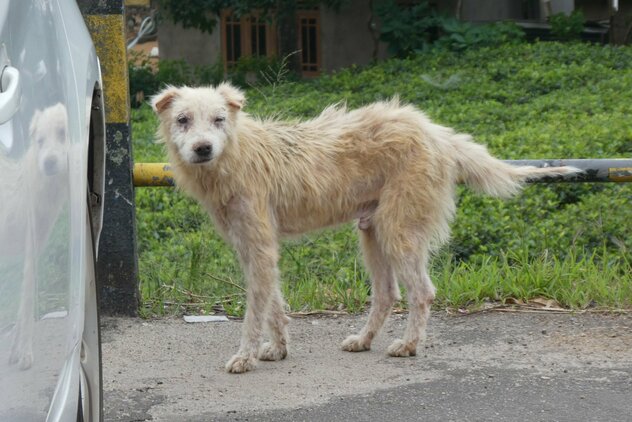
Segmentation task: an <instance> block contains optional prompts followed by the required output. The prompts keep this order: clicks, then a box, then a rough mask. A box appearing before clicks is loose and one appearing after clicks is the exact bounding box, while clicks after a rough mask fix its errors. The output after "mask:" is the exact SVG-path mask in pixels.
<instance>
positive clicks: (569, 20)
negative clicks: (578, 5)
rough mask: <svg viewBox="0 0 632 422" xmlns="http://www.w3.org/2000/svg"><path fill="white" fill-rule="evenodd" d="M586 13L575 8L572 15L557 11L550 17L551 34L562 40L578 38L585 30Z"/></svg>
mask: <svg viewBox="0 0 632 422" xmlns="http://www.w3.org/2000/svg"><path fill="white" fill-rule="evenodd" d="M585 22H586V19H584V14H583V13H582V11H581V10H573V11H572V12H571V14H570V15H566V14H565V13H556V14H554V15H551V16H550V17H549V23H550V24H551V34H552V35H553V36H554V37H555V38H557V39H558V40H561V41H570V40H578V39H579V38H580V36H581V33H582V31H583V30H584V23H585Z"/></svg>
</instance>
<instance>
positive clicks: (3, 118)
mask: <svg viewBox="0 0 632 422" xmlns="http://www.w3.org/2000/svg"><path fill="white" fill-rule="evenodd" d="M19 106H20V72H19V71H18V70H17V69H16V68H15V67H12V66H5V67H4V69H2V75H0V124H3V123H6V122H8V121H9V120H10V119H11V118H12V117H13V115H14V114H15V112H16V111H17V110H18V107H19Z"/></svg>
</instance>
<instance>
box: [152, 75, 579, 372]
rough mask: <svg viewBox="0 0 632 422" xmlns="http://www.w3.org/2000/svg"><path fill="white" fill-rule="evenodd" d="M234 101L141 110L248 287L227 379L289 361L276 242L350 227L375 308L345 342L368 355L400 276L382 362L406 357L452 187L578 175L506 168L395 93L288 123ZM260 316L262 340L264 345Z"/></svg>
mask: <svg viewBox="0 0 632 422" xmlns="http://www.w3.org/2000/svg"><path fill="white" fill-rule="evenodd" d="M244 102H245V98H244V95H243V93H242V92H241V91H239V90H238V89H236V88H234V87H232V86H231V85H229V84H226V83H224V84H221V85H219V86H217V87H215V88H214V87H203V88H190V87H182V88H174V87H168V88H166V89H165V90H164V91H162V92H160V93H159V94H158V95H156V96H155V97H154V98H153V102H152V104H153V107H154V110H155V111H156V112H157V114H158V116H159V118H160V128H159V136H160V138H162V139H163V140H164V141H165V142H166V146H167V151H168V154H169V158H170V161H171V163H172V165H173V170H174V176H175V180H176V184H177V186H178V187H179V188H180V189H182V190H184V191H185V192H187V193H189V194H190V195H192V196H193V197H194V198H195V199H197V200H198V201H199V202H200V203H201V204H202V205H203V206H204V207H205V208H206V209H207V210H208V212H209V213H210V215H211V217H212V218H213V220H214V222H215V224H216V226H217V228H218V230H219V231H220V233H221V234H222V235H223V236H224V238H225V239H226V240H227V241H228V242H229V243H230V244H231V245H232V246H233V247H234V248H235V250H236V251H237V254H238V256H239V259H240V261H241V264H242V267H243V270H244V273H245V277H246V280H247V283H248V289H247V311H246V316H245V320H244V326H243V335H242V339H241V346H240V347H239V351H238V352H237V354H235V355H234V356H233V357H232V359H230V360H229V361H228V363H227V364H226V369H227V370H228V371H229V372H246V371H249V370H251V369H253V368H254V367H255V364H256V361H257V358H259V359H262V360H279V359H283V358H285V356H286V355H287V344H288V334H287V329H286V325H287V323H288V318H287V317H286V316H285V314H284V311H283V298H282V297H281V291H280V289H279V271H278V269H277V260H278V248H279V241H280V239H281V238H282V237H284V236H292V235H299V234H302V233H305V232H308V231H310V230H315V229H320V228H323V227H328V226H333V225H337V224H340V223H344V222H347V221H350V220H354V219H355V220H358V226H359V229H360V230H359V236H360V243H361V247H362V251H363V253H364V258H365V262H366V266H367V268H368V270H369V272H370V274H371V277H372V307H371V311H370V314H369V318H368V322H367V323H366V325H365V326H364V328H362V330H361V331H360V332H359V333H358V334H357V335H352V336H349V337H348V338H347V339H346V340H345V341H344V342H343V343H342V348H343V349H344V350H347V351H352V352H358V351H363V350H368V349H369V348H370V347H371V341H372V339H373V337H374V336H375V335H376V334H377V332H378V331H379V329H380V328H381V326H382V325H383V323H384V320H385V319H386V317H387V316H388V315H389V313H390V311H391V307H392V305H393V303H394V302H395V301H396V300H398V299H399V288H398V284H397V282H398V281H399V282H401V283H403V284H404V286H405V287H406V290H407V292H408V306H409V317H408V326H407V327H406V330H405V333H404V336H403V338H402V339H397V340H395V341H394V342H393V343H392V344H391V346H390V347H389V348H388V354H389V355H391V356H412V355H415V353H416V350H417V343H418V342H419V340H420V339H421V338H423V336H424V333H425V329H426V322H427V319H428V316H429V310H430V305H431V304H432V302H433V299H434V297H435V288H434V286H433V285H432V282H431V281H430V278H429V277H428V272H427V264H428V259H429V256H430V254H431V251H432V250H433V249H435V248H436V247H437V246H439V245H440V244H442V243H444V242H445V241H446V240H447V239H448V237H449V223H450V221H451V219H452V217H453V216H454V211H455V202H454V194H455V192H454V191H455V186H456V184H457V183H458V182H465V183H466V184H467V185H468V186H470V187H472V188H473V189H475V190H477V191H480V192H484V193H487V194H490V195H493V196H504V197H505V196H510V195H512V194H514V193H516V192H518V191H519V189H520V187H521V185H522V183H523V182H524V181H525V180H526V179H528V178H537V177H541V176H558V175H563V174H569V173H575V172H577V171H578V170H577V169H573V168H567V167H558V168H543V169H538V168H534V167H513V166H510V165H507V164H505V163H503V162H501V161H499V160H497V159H495V158H493V157H491V156H490V155H489V154H488V152H487V150H486V149H485V147H483V146H481V145H478V144H475V143H473V142H471V140H470V136H468V135H463V134H456V133H454V131H452V130H451V129H449V128H446V127H443V126H439V125H436V124H433V123H432V122H430V120H429V119H428V118H427V117H426V116H425V115H424V114H423V113H422V112H420V111H419V110H417V109H416V108H414V107H413V106H410V105H401V104H400V103H399V101H398V100H396V99H394V100H392V101H389V102H377V103H374V104H371V105H368V106H366V107H362V108H360V109H357V110H352V111H348V110H346V108H345V107H342V106H332V107H329V108H327V109H325V110H324V111H323V112H322V114H321V115H320V116H318V117H316V118H315V119H312V120H307V121H299V122H281V121H278V120H260V119H257V118H253V117H251V116H249V115H248V114H246V113H244V112H243V111H242V107H243V105H244ZM266 322H267V326H268V328H269V332H270V337H271V339H270V341H269V342H267V343H265V344H263V345H262V344H261V337H262V330H263V328H264V323H266Z"/></svg>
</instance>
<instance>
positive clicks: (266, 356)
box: [259, 342, 287, 361]
mask: <svg viewBox="0 0 632 422" xmlns="http://www.w3.org/2000/svg"><path fill="white" fill-rule="evenodd" d="M286 356H287V347H285V346H283V345H281V346H279V345H278V344H276V343H271V342H267V343H263V345H262V346H261V349H260V350H259V359H260V360H267V361H274V360H282V359H285V358H286Z"/></svg>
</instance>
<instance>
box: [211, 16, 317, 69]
mask: <svg viewBox="0 0 632 422" xmlns="http://www.w3.org/2000/svg"><path fill="white" fill-rule="evenodd" d="M220 25H221V43H222V57H223V60H224V69H225V70H226V71H228V69H229V68H230V67H232V66H234V65H235V64H237V61H238V60H239V59H240V58H241V57H248V56H255V57H274V56H276V55H277V42H276V41H277V39H276V37H277V35H276V26H275V25H274V24H272V23H270V22H269V21H268V20H266V19H264V18H261V17H260V16H258V15H257V14H251V15H247V16H241V17H236V16H235V15H233V14H232V13H231V11H230V10H226V11H224V12H222V14H221V21H220ZM297 31H298V32H297V44H298V45H297V50H298V55H299V59H300V60H299V64H300V70H301V73H302V74H303V76H317V75H318V74H319V73H320V14H319V12H318V9H317V8H312V9H310V10H305V9H301V10H299V11H298V12H297Z"/></svg>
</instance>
